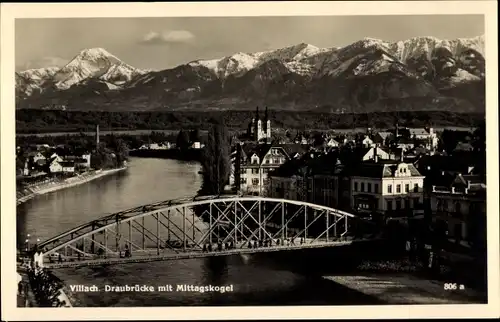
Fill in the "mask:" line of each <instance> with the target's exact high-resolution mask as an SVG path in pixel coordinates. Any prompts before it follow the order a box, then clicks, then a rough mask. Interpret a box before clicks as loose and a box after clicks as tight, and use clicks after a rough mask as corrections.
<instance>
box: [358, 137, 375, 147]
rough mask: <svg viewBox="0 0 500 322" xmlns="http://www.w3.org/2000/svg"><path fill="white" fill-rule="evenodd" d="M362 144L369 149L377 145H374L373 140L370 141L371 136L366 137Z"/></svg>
mask: <svg viewBox="0 0 500 322" xmlns="http://www.w3.org/2000/svg"><path fill="white" fill-rule="evenodd" d="M361 144H362V145H363V146H364V147H367V148H369V147H373V146H375V145H374V142H373V140H372V139H370V137H369V136H365V137H364V138H363V140H362V141H361Z"/></svg>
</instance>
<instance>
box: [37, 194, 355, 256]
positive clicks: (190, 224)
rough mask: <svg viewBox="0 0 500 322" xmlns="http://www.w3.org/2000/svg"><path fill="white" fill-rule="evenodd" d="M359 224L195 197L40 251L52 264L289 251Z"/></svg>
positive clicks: (283, 207)
mask: <svg viewBox="0 0 500 322" xmlns="http://www.w3.org/2000/svg"><path fill="white" fill-rule="evenodd" d="M353 220H355V216H354V215H352V214H349V213H346V212H343V211H339V210H336V209H333V208H329V207H325V206H320V205H315V204H311V203H305V202H300V201H293V200H284V199H273V198H261V197H254V196H206V197H198V198H193V197H189V198H181V199H176V200H167V201H161V202H157V203H154V204H149V205H144V206H139V207H134V208H131V209H128V210H125V211H122V212H118V213H115V214H111V215H107V216H104V217H102V218H100V219H97V220H94V221H91V222H89V223H86V224H83V225H80V226H78V227H76V228H74V229H71V230H68V231H67V232H65V233H63V234H60V235H59V236H56V237H54V238H51V239H49V240H47V241H45V242H44V243H42V244H41V245H40V247H41V248H42V251H43V253H44V258H45V260H47V261H49V260H52V261H61V260H63V259H64V258H65V259H73V260H75V259H76V260H77V261H83V260H89V259H96V258H100V257H103V256H104V257H120V256H122V257H131V256H139V255H140V254H148V253H156V256H159V255H160V253H163V252H165V251H170V252H173V253H188V252H193V251H195V252H203V251H205V250H208V249H209V248H210V247H212V248H214V247H217V248H220V247H221V246H220V245H233V246H234V247H236V248H238V249H240V250H241V249H247V248H249V247H250V245H254V244H255V245H264V244H265V243H269V244H270V245H271V244H272V243H273V242H279V243H280V244H281V247H284V245H285V242H286V241H290V240H292V241H293V240H297V241H299V242H300V241H302V244H301V245H303V246H304V247H305V246H306V245H313V244H314V245H319V242H326V243H329V242H335V241H337V240H338V238H341V237H345V236H347V235H348V234H349V229H350V228H351V227H352V225H351V223H352V221H353ZM214 245H217V246H214ZM223 247H224V246H223ZM259 247H261V246H259Z"/></svg>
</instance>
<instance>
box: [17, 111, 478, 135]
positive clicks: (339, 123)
mask: <svg viewBox="0 0 500 322" xmlns="http://www.w3.org/2000/svg"><path fill="white" fill-rule="evenodd" d="M254 115H255V111H250V110H249V111H218V112H196V111H182V112H102V111H60V110H30V109H22V110H17V111H16V133H48V132H79V131H82V132H85V131H94V130H95V125H96V124H99V126H100V129H101V130H179V129H199V130H207V129H208V124H209V121H210V120H211V119H212V118H217V117H219V116H222V117H223V119H224V121H225V123H226V124H227V126H228V127H229V128H230V129H233V130H243V129H246V128H247V126H248V122H249V121H250V120H251V119H252V117H254ZM269 118H270V120H271V124H272V127H273V128H286V129H300V130H303V129H308V130H311V129H314V130H327V129H350V128H363V127H372V128H389V127H392V126H393V125H394V124H395V123H396V122H398V123H399V124H400V125H403V126H411V127H424V126H429V125H431V126H434V127H444V126H455V127H473V126H476V125H477V124H478V122H480V121H484V118H485V115H484V114H482V113H454V112H445V111H427V112H424V111H420V112H418V111H417V112H409V111H408V112H380V113H369V114H354V115H353V114H334V113H314V112H305V111H304V112H292V111H276V110H271V111H270V112H269Z"/></svg>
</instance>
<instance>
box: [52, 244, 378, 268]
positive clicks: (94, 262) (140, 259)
mask: <svg viewBox="0 0 500 322" xmlns="http://www.w3.org/2000/svg"><path fill="white" fill-rule="evenodd" d="M373 240H374V239H373V238H371V239H356V240H347V241H330V242H315V243H312V244H297V245H285V246H269V247H258V248H235V249H227V250H221V251H218V250H216V251H211V252H209V251H192V252H182V253H170V254H160V255H156V253H154V254H152V253H149V254H148V255H142V256H141V255H136V254H137V253H134V255H133V256H132V257H124V258H119V257H115V258H100V259H91V260H80V261H74V262H71V261H70V262H62V263H50V264H49V263H47V264H45V266H46V267H47V268H52V269H55V268H68V267H83V266H87V267H88V266H101V265H112V264H123V263H144V262H153V261H164V260H179V259H193V258H204V257H215V256H228V255H236V254H254V253H267V252H278V251H287V250H298V249H310V248H325V247H336V246H345V245H350V244H352V243H359V242H367V241H373Z"/></svg>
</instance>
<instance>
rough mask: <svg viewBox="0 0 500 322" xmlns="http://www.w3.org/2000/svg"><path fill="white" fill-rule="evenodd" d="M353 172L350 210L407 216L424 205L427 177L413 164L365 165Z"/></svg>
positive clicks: (394, 162) (381, 162)
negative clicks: (424, 187)
mask: <svg viewBox="0 0 500 322" xmlns="http://www.w3.org/2000/svg"><path fill="white" fill-rule="evenodd" d="M352 171H353V172H352V173H351V207H352V208H353V209H355V210H358V211H360V212H379V213H386V214H393V215H397V214H401V213H407V212H408V210H413V209H415V208H417V207H418V206H419V205H421V204H422V202H423V185H424V176H422V175H421V174H420V173H419V172H418V170H417V169H416V168H415V166H414V165H413V164H407V163H404V162H401V161H393V160H384V161H380V162H371V161H370V162H364V163H362V164H361V165H360V166H358V167H356V168H354V169H353V170H352Z"/></svg>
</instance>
